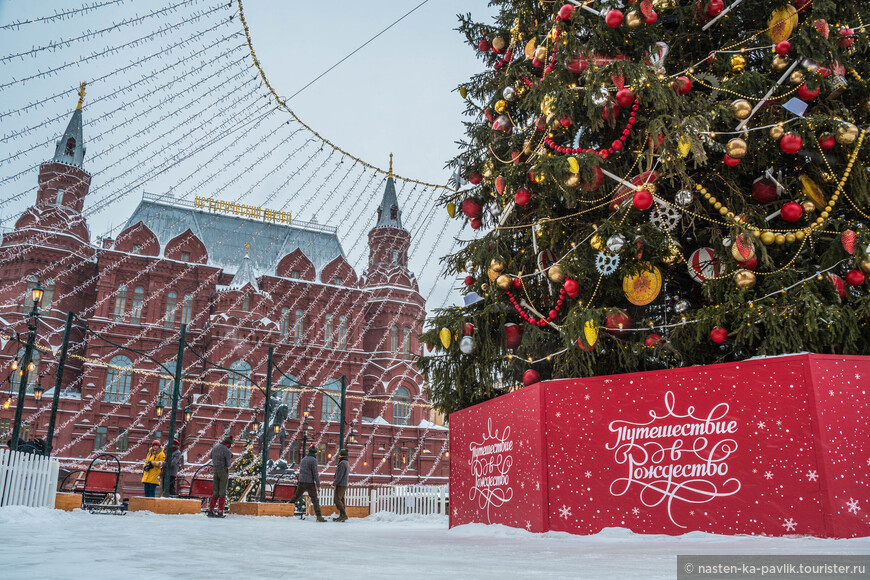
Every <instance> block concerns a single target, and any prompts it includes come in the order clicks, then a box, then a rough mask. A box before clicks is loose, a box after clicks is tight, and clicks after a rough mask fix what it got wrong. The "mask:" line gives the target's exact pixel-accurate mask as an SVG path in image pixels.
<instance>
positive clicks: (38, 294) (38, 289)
mask: <svg viewBox="0 0 870 580" xmlns="http://www.w3.org/2000/svg"><path fill="white" fill-rule="evenodd" d="M42 293H43V290H42V286H40V285H39V280H37V281H36V286H34V287H33V289H32V290H31V291H30V297H31V298H32V299H33V305H34V306H39V301H40V300H42Z"/></svg>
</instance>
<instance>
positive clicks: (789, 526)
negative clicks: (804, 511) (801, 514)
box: [782, 518, 797, 532]
mask: <svg viewBox="0 0 870 580" xmlns="http://www.w3.org/2000/svg"><path fill="white" fill-rule="evenodd" d="M782 527H784V528H785V531H786V532H793V531H794V530H795V529H796V528H797V522H796V521H794V518H789V519H787V520H785V522H784V523H783V524H782Z"/></svg>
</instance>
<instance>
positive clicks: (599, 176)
mask: <svg viewBox="0 0 870 580" xmlns="http://www.w3.org/2000/svg"><path fill="white" fill-rule="evenodd" d="M592 174H593V175H594V178H593V180H592V183H581V184H580V188H581V189H582V190H583V191H585V192H587V193H591V192H593V191H595V190H596V189H598V188H599V187H601V186H602V185H604V172H603V171H601V168H600V167H598V166H597V165H596V166H595V167H593V168H592Z"/></svg>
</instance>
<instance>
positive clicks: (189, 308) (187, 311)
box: [181, 294, 193, 324]
mask: <svg viewBox="0 0 870 580" xmlns="http://www.w3.org/2000/svg"><path fill="white" fill-rule="evenodd" d="M192 314H193V294H185V295H184V304H183V305H182V307H181V324H190V317H191V315H192Z"/></svg>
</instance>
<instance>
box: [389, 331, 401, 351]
mask: <svg viewBox="0 0 870 580" xmlns="http://www.w3.org/2000/svg"><path fill="white" fill-rule="evenodd" d="M398 354H399V329H398V328H396V327H395V326H394V327H392V328H390V356H392V357H393V358H396V355H398Z"/></svg>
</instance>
